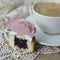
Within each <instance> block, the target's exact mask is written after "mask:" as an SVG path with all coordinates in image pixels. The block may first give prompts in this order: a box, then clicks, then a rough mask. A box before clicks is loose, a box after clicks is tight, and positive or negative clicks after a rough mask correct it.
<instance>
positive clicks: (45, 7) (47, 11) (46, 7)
mask: <svg viewBox="0 0 60 60" xmlns="http://www.w3.org/2000/svg"><path fill="white" fill-rule="evenodd" d="M34 9H35V11H36V12H38V13H40V14H42V15H45V16H52V17H60V3H55V2H44V3H37V4H36V5H35V7H34Z"/></svg>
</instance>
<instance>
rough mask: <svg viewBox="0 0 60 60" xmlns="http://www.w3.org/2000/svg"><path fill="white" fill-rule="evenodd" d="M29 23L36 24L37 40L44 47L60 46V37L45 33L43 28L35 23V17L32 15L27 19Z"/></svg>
mask: <svg viewBox="0 0 60 60" xmlns="http://www.w3.org/2000/svg"><path fill="white" fill-rule="evenodd" d="M26 20H28V21H29V22H31V23H33V24H35V26H36V29H37V33H36V40H37V41H38V42H39V43H40V44H43V45H48V46H60V35H48V34H46V33H44V32H43V31H42V30H41V28H40V27H39V26H38V25H37V23H36V22H35V18H34V15H31V16H29V17H27V18H26Z"/></svg>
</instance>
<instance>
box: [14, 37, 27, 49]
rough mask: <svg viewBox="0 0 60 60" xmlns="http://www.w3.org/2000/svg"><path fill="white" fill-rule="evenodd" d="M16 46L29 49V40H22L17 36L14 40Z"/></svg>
mask: <svg viewBox="0 0 60 60" xmlns="http://www.w3.org/2000/svg"><path fill="white" fill-rule="evenodd" d="M14 42H15V43H14V45H17V46H18V47H19V48H24V49H26V48H27V40H26V39H22V38H18V37H16V36H15V38H14Z"/></svg>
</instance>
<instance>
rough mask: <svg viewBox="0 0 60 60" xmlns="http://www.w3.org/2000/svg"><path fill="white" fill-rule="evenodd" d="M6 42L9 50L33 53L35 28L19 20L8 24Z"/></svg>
mask: <svg viewBox="0 0 60 60" xmlns="http://www.w3.org/2000/svg"><path fill="white" fill-rule="evenodd" d="M8 31H9V32H8V39H9V40H8V41H9V46H10V47H11V48H16V49H17V50H19V51H23V52H26V53H28V52H34V47H35V33H36V28H35V27H34V25H33V24H31V23H30V22H28V21H26V20H24V19H19V20H14V21H11V22H9V23H8Z"/></svg>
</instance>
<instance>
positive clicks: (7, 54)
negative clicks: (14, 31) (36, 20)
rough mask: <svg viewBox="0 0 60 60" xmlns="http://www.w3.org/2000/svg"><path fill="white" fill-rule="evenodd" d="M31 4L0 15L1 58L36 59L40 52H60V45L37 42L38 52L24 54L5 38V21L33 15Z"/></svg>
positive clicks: (8, 59) (6, 59) (9, 59)
mask: <svg viewBox="0 0 60 60" xmlns="http://www.w3.org/2000/svg"><path fill="white" fill-rule="evenodd" d="M31 12H32V9H31V6H28V7H27V6H21V7H19V8H17V9H15V10H13V11H12V12H10V13H9V14H7V15H1V16H0V28H1V29H0V60H4V59H5V60H13V59H15V60H34V59H35V58H36V56H37V55H38V54H51V53H57V52H60V47H52V46H44V45H41V44H36V48H35V49H36V50H37V51H36V52H34V53H29V54H24V53H22V52H19V51H17V50H13V49H11V48H10V47H9V46H8V43H7V40H6V39H4V37H3V33H4V31H5V30H3V27H4V28H5V23H7V22H8V21H9V20H15V19H19V18H26V17H28V16H29V15H32V13H31ZM1 24H2V26H1Z"/></svg>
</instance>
